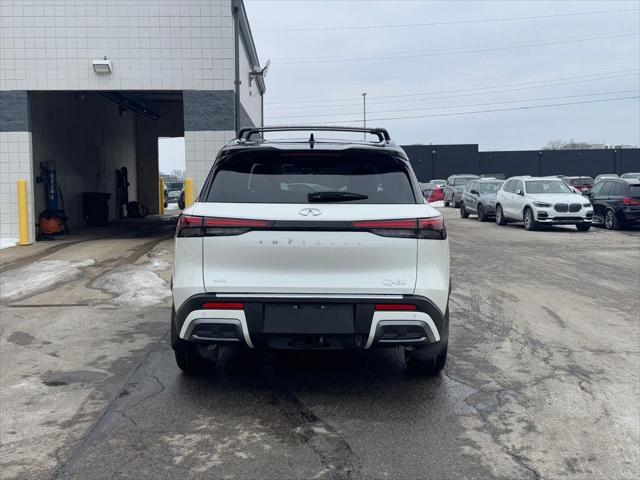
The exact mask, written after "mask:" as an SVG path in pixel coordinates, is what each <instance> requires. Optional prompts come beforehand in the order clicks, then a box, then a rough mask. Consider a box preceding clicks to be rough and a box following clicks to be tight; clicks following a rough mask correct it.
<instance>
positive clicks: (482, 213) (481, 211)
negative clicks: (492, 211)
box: [478, 204, 487, 222]
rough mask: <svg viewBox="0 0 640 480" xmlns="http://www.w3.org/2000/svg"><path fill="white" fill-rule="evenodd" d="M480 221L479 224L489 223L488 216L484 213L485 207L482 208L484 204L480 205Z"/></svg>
mask: <svg viewBox="0 0 640 480" xmlns="http://www.w3.org/2000/svg"><path fill="white" fill-rule="evenodd" d="M478 221H479V222H486V221H487V214H486V213H484V207H483V206H482V204H478Z"/></svg>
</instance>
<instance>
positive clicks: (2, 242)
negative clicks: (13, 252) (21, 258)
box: [0, 238, 18, 250]
mask: <svg viewBox="0 0 640 480" xmlns="http://www.w3.org/2000/svg"><path fill="white" fill-rule="evenodd" d="M17 244H18V239H17V238H0V250H2V249H3V248H9V247H15V246H16V245H17Z"/></svg>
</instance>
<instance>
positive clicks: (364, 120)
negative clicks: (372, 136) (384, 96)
mask: <svg viewBox="0 0 640 480" xmlns="http://www.w3.org/2000/svg"><path fill="white" fill-rule="evenodd" d="M362 125H363V127H364V128H367V92H362ZM362 138H363V140H366V139H367V132H363V133H362Z"/></svg>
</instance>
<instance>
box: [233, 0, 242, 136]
mask: <svg viewBox="0 0 640 480" xmlns="http://www.w3.org/2000/svg"><path fill="white" fill-rule="evenodd" d="M233 41H234V49H235V52H234V61H235V70H236V73H235V77H236V78H235V81H234V84H235V99H234V106H235V108H234V110H235V127H236V135H238V132H240V83H241V82H240V12H239V11H238V7H236V6H234V7H233Z"/></svg>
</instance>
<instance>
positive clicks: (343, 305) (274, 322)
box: [172, 293, 449, 350]
mask: <svg viewBox="0 0 640 480" xmlns="http://www.w3.org/2000/svg"><path fill="white" fill-rule="evenodd" d="M220 301H221V298H220V297H217V296H216V295H215V294H213V293H208V294H198V295H194V296H192V297H190V298H189V299H188V300H187V301H186V302H184V304H183V305H182V306H181V307H180V308H179V310H178V311H177V312H174V313H173V318H172V321H173V322H174V328H173V329H172V331H174V332H175V334H174V335H172V345H173V346H174V348H175V346H176V345H177V343H179V342H195V343H205V344H220V345H229V346H244V347H249V348H267V349H328V350H341V349H369V348H376V347H392V346H399V345H402V346H421V345H427V344H431V343H436V342H440V341H443V340H444V341H446V340H448V334H449V319H448V317H447V316H446V315H445V314H444V313H443V312H441V311H440V310H439V309H438V308H437V307H436V305H435V304H434V303H433V302H431V301H430V300H429V299H427V298H425V297H421V296H417V295H404V296H379V297H373V296H354V297H338V298H336V297H321V296H313V297H311V296H278V297H274V296H268V297H255V296H253V295H252V296H247V297H243V296H242V295H238V296H237V297H235V296H234V297H232V298H230V297H228V296H226V295H225V297H224V301H225V302H238V303H242V304H243V305H244V309H242V310H207V309H203V308H202V305H203V304H204V303H207V302H220ZM377 303H378V304H379V303H385V304H390V303H392V304H411V305H415V306H416V308H417V309H416V310H409V311H376V310H375V305H376V304H377Z"/></svg>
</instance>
